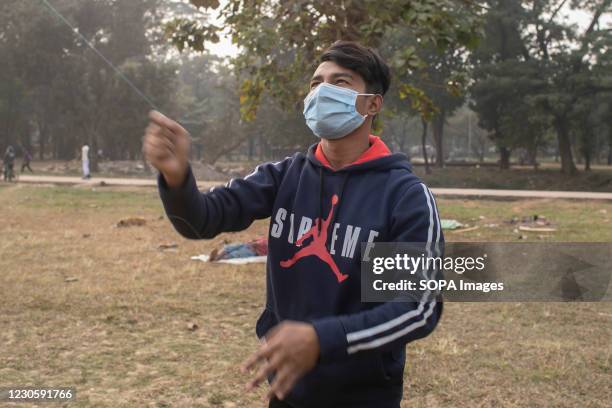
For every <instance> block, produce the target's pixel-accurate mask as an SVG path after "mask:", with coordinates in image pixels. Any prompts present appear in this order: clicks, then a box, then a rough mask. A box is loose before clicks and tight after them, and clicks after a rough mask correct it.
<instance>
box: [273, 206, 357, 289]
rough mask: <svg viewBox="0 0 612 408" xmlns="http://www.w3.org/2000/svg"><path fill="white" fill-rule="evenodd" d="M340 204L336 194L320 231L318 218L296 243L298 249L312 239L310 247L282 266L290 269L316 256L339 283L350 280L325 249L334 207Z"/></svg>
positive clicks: (301, 250) (282, 262) (281, 263)
mask: <svg viewBox="0 0 612 408" xmlns="http://www.w3.org/2000/svg"><path fill="white" fill-rule="evenodd" d="M336 204H338V196H337V195H336V194H334V196H333V197H332V206H331V208H330V210H329V215H328V216H327V218H326V219H325V221H323V225H322V226H321V229H320V230H319V224H320V223H321V218H317V219H316V220H315V224H314V225H313V226H312V228H310V229H309V230H308V231H307V232H306V233H305V234H304V235H302V236H301V237H300V238H299V239H298V240H297V241H296V243H295V245H297V246H298V247H301V246H302V244H303V243H304V241H305V240H306V239H308V238H309V237H312V241H310V243H309V245H306V246H305V247H303V248H301V249H300V250H299V251H297V252H296V253H295V255H293V257H292V258H290V259H287V260H286V261H281V262H280V266H281V267H283V268H289V267H290V266H292V265H293V264H295V263H296V262H297V261H298V260H300V258H304V257H305V256H311V255H314V256H316V257H317V258H319V259H320V260H322V261H323V262H325V263H326V264H327V265H329V267H330V268H331V270H332V271H333V272H334V275H336V279H338V283H340V282H342V281H344V280H345V279H346V278H348V275H345V274H343V273H342V272H340V270H339V269H338V265H336V262H334V258H332V256H331V254H330V253H329V251H328V250H327V248H326V247H325V242H326V241H327V228H328V227H329V223H330V222H331V218H332V215H333V213H334V207H335V206H336Z"/></svg>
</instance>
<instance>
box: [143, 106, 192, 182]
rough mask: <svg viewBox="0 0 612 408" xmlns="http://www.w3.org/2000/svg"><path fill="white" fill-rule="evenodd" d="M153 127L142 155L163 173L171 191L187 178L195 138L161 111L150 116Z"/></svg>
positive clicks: (153, 112)
mask: <svg viewBox="0 0 612 408" xmlns="http://www.w3.org/2000/svg"><path fill="white" fill-rule="evenodd" d="M149 120H150V122H149V126H147V128H146V130H145V135H144V137H143V138H142V141H143V143H142V152H143V154H144V157H145V158H146V160H147V161H148V162H150V163H151V164H152V165H153V167H155V168H156V169H157V170H159V171H160V173H162V175H163V176H164V179H165V180H166V183H167V184H168V186H169V187H178V186H179V185H180V184H181V183H182V182H183V181H184V180H185V176H186V174H187V167H188V165H189V149H190V147H191V137H190V136H189V133H188V132H187V131H186V130H185V129H184V128H183V127H182V126H181V125H179V124H178V123H177V122H175V121H173V120H172V119H169V118H167V117H166V116H164V115H162V114H161V113H159V112H157V111H151V112H150V113H149Z"/></svg>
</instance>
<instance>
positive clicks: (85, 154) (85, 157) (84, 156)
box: [81, 144, 91, 179]
mask: <svg viewBox="0 0 612 408" xmlns="http://www.w3.org/2000/svg"><path fill="white" fill-rule="evenodd" d="M81 161H82V163H83V178H84V179H88V178H91V175H90V174H89V146H87V144H85V145H83V147H82V148H81Z"/></svg>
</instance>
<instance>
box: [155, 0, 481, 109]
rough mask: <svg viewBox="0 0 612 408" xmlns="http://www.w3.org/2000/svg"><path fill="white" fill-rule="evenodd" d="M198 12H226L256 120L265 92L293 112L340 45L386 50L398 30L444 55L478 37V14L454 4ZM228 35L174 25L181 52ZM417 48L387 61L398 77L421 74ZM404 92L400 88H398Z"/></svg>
mask: <svg viewBox="0 0 612 408" xmlns="http://www.w3.org/2000/svg"><path fill="white" fill-rule="evenodd" d="M191 3H192V4H193V5H194V6H195V7H202V8H205V9H208V10H219V12H218V14H219V17H220V19H221V20H222V24H221V25H222V27H223V29H225V30H227V32H228V33H229V35H230V36H231V38H232V41H233V42H234V43H235V44H236V45H237V46H238V47H239V49H240V54H239V55H238V56H237V57H236V58H235V59H234V60H233V63H234V65H235V67H236V70H237V72H238V76H239V78H240V80H241V85H240V90H241V99H240V100H241V112H242V116H243V118H245V119H247V120H253V119H254V118H255V115H256V111H257V108H258V106H259V104H260V101H261V97H262V95H263V94H264V91H265V92H266V93H267V94H268V95H270V96H271V97H273V98H274V99H275V100H277V101H279V102H280V104H281V106H282V107H283V108H285V109H292V108H294V107H295V106H297V105H298V104H299V103H300V102H301V101H302V99H303V98H304V97H305V95H306V93H307V91H308V89H307V86H305V84H307V83H308V79H309V75H310V74H311V73H312V72H313V71H314V68H315V66H314V64H315V62H316V57H317V56H318V55H319V54H320V53H321V52H322V51H323V49H324V48H325V47H327V46H329V45H330V44H331V43H333V42H334V41H336V40H339V39H344V40H358V41H360V42H361V43H363V44H365V45H369V46H373V47H379V46H381V44H382V42H383V41H384V39H385V35H386V34H387V33H388V32H389V31H392V30H393V29H394V28H396V27H408V29H409V31H410V34H411V36H412V37H413V38H419V39H420V41H421V42H422V44H423V45H428V46H433V47H435V48H438V49H440V50H442V49H445V48H447V47H448V46H449V45H455V46H456V45H457V44H463V45H473V44H474V43H475V40H476V38H477V24H476V23H477V21H478V13H477V9H478V7H477V6H476V5H474V4H472V3H471V2H456V1H452V0H417V1H408V0H394V1H385V2H380V1H377V0H362V1H351V0H328V1H302V0H291V1H275V0H258V1H255V0H229V1H228V2H227V4H226V5H225V7H223V8H220V3H219V1H217V0H191ZM220 31H221V28H220V27H218V26H215V25H212V24H209V23H207V21H200V20H196V21H194V20H192V19H190V18H188V17H181V18H177V19H175V20H174V21H172V22H171V23H170V24H169V25H168V27H167V32H168V34H169V35H170V36H171V38H172V40H173V42H174V43H175V44H176V45H177V46H178V47H179V48H180V49H183V48H186V47H191V48H193V49H196V50H197V49H200V50H201V49H203V48H204V41H207V40H208V41H215V40H217V39H218V33H219V32H220ZM416 51H417V50H416V49H415V47H412V46H403V47H398V48H396V49H395V50H394V51H393V53H391V54H389V55H386V57H387V59H388V60H389V61H391V64H392V65H393V67H394V69H395V70H396V72H400V73H404V72H410V71H411V70H414V69H417V68H419V67H420V62H421V61H420V58H419V56H418V55H417V52H416ZM398 89H399V88H398ZM406 92H407V93H408V94H410V95H411V96H412V97H413V98H415V99H417V103H427V98H426V95H424V94H423V93H422V92H418V90H417V89H414V88H407V90H406Z"/></svg>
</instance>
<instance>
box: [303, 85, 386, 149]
mask: <svg viewBox="0 0 612 408" xmlns="http://www.w3.org/2000/svg"><path fill="white" fill-rule="evenodd" d="M359 95H366V96H370V95H374V94H362V93H359V92H357V91H355V90H353V89H349V88H342V87H340V86H336V85H331V84H328V83H326V82H324V83H321V84H320V85H318V86H317V87H316V88H315V89H313V90H312V91H311V92H310V93H309V94H308V96H306V98H305V99H304V117H305V118H306V124H307V125H308V127H309V128H310V130H312V133H314V134H315V135H317V136H318V137H321V138H323V139H340V138H342V137H344V136H346V135H348V134H349V133H351V132H352V131H353V130H355V129H357V128H358V127H359V126H361V125H362V124H363V122H364V121H365V119H366V117H367V116H368V115H362V114H360V113H359V112H357V108H356V107H355V103H356V102H357V97H358V96H359Z"/></svg>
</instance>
